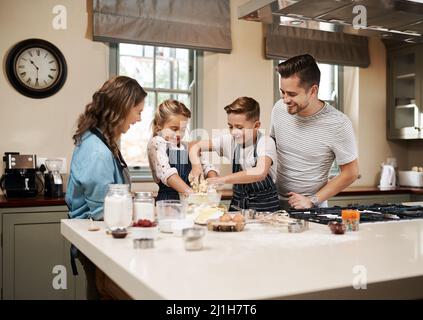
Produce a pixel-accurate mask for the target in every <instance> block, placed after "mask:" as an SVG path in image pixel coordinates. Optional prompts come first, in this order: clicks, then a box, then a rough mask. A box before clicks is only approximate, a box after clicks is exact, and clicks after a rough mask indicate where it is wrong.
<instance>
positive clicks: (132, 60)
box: [110, 43, 198, 181]
mask: <svg viewBox="0 0 423 320" xmlns="http://www.w3.org/2000/svg"><path fill="white" fill-rule="evenodd" d="M110 53H111V54H110V57H111V59H110V60H111V63H110V71H111V74H117V75H125V76H128V77H131V78H134V79H136V80H137V81H138V82H139V83H140V85H141V86H142V87H143V88H144V90H145V91H146V92H147V93H148V95H147V98H146V100H145V106H144V111H143V112H142V115H141V121H140V122H138V123H136V124H135V125H133V126H132V127H131V128H130V129H129V130H128V132H127V133H125V134H123V135H122V136H121V139H120V149H121V151H122V154H123V157H124V158H125V161H126V162H127V164H128V166H129V168H130V171H131V177H132V178H133V180H134V181H148V180H151V179H152V177H151V171H150V168H149V164H148V157H147V143H148V140H149V139H150V137H151V122H152V120H153V118H154V113H155V111H156V107H157V106H158V105H159V104H160V103H161V102H162V101H164V100H166V99H176V100H179V101H181V102H183V103H184V104H185V105H186V106H187V107H188V108H189V109H190V110H191V112H192V118H191V121H190V123H189V124H188V131H187V134H188V133H189V130H190V129H192V128H195V127H196V125H197V112H196V111H197V103H196V102H197V99H196V91H197V90H196V89H197V87H198V86H197V85H196V79H197V77H196V70H197V68H196V62H197V53H196V52H195V51H194V50H189V49H178V48H167V47H154V46H147V45H136V44H125V43H120V44H119V45H111V51H110Z"/></svg>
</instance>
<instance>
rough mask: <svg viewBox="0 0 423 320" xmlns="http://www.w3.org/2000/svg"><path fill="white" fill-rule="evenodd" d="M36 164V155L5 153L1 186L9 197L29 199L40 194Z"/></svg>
mask: <svg viewBox="0 0 423 320" xmlns="http://www.w3.org/2000/svg"><path fill="white" fill-rule="evenodd" d="M36 162H37V156H36V155H34V154H30V155H24V154H19V152H5V154H4V156H3V167H4V174H3V176H2V177H1V179H0V186H1V189H2V190H3V193H4V194H5V195H6V196H7V197H9V198H14V197H18V198H27V197H35V196H36V195H37V194H38V187H37V170H36Z"/></svg>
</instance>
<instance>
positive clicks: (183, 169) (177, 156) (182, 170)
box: [156, 148, 192, 201]
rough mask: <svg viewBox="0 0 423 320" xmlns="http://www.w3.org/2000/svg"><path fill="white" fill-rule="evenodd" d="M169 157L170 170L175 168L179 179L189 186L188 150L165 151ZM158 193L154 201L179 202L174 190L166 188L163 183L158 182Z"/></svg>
mask: <svg viewBox="0 0 423 320" xmlns="http://www.w3.org/2000/svg"><path fill="white" fill-rule="evenodd" d="M166 153H167V155H168V157H169V164H170V166H171V167H172V168H176V170H177V171H178V174H179V177H180V178H181V179H182V180H184V182H185V183H186V184H187V185H190V184H189V180H188V176H189V173H190V172H191V168H192V167H191V162H190V161H189V157H188V150H171V149H169V148H168V149H167V151H166ZM158 185H159V193H158V194H157V198H156V201H160V200H179V193H178V191H176V190H175V189H173V188H171V187H168V186H167V185H165V184H164V183H163V182H161V181H160V182H159V183H158Z"/></svg>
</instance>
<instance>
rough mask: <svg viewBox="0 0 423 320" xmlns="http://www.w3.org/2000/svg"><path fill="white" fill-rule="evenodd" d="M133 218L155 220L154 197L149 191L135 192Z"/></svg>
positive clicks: (136, 219)
mask: <svg viewBox="0 0 423 320" xmlns="http://www.w3.org/2000/svg"><path fill="white" fill-rule="evenodd" d="M134 220H135V221H138V220H150V221H152V222H154V221H155V220H156V217H155V214H154V198H153V194H152V193H151V192H135V200H134Z"/></svg>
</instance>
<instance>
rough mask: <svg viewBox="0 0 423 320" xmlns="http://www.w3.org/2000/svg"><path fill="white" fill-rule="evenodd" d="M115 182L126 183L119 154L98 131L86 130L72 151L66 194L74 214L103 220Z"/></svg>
mask: <svg viewBox="0 0 423 320" xmlns="http://www.w3.org/2000/svg"><path fill="white" fill-rule="evenodd" d="M115 183H123V177H122V174H121V173H120V170H119V166H118V164H117V162H116V160H115V157H114V156H113V154H112V152H111V151H110V149H109V148H108V147H107V146H106V145H105V144H104V143H103V142H102V141H101V140H100V139H99V138H98V137H97V136H96V135H94V134H93V133H91V132H89V131H87V132H85V133H84V134H83V135H82V137H81V142H80V143H79V144H78V145H77V146H76V147H75V150H74V152H73V155H72V162H71V167H70V175H69V180H68V186H67V191H66V198H65V200H66V203H67V205H68V207H69V211H70V212H69V216H70V218H72V219H74V218H77V219H89V218H93V220H102V219H103V206H104V197H105V196H106V193H107V188H108V185H109V184H115Z"/></svg>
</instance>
